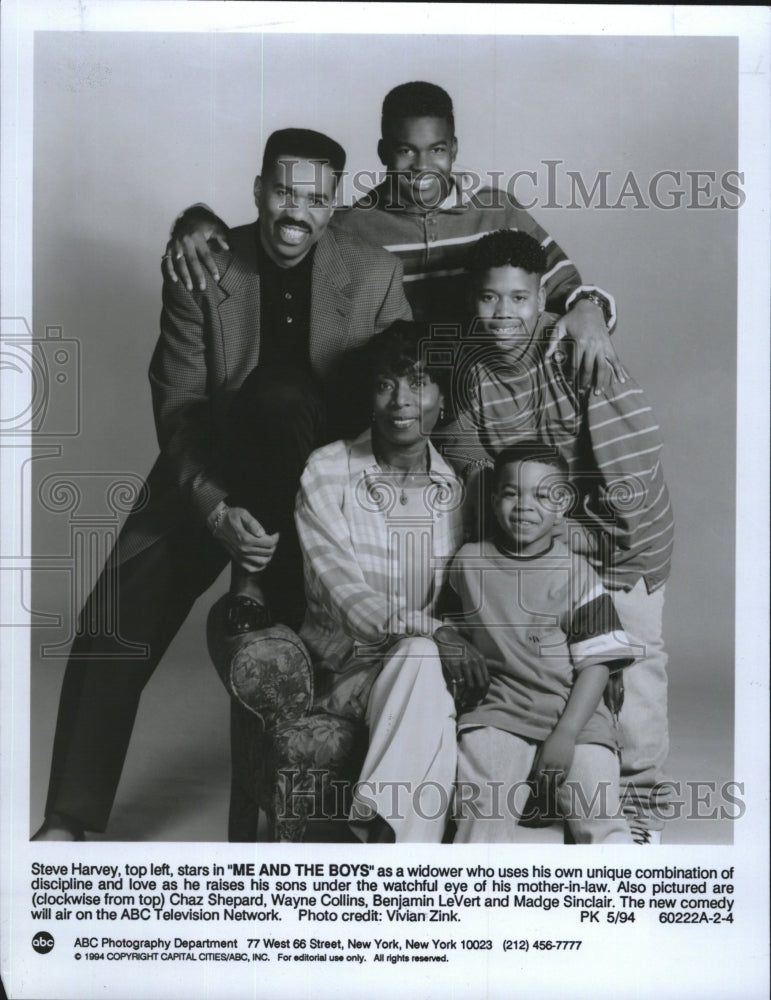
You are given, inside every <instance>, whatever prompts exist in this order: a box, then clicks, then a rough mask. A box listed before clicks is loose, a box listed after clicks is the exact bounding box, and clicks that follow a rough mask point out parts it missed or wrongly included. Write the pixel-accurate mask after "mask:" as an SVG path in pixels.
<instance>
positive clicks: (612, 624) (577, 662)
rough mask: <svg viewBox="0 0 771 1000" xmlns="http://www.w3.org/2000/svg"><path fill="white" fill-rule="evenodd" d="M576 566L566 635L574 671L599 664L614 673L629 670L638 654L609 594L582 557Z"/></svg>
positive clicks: (574, 558)
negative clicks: (582, 584) (625, 668)
mask: <svg viewBox="0 0 771 1000" xmlns="http://www.w3.org/2000/svg"><path fill="white" fill-rule="evenodd" d="M573 565H574V570H573V577H572V580H571V583H572V586H573V590H574V603H573V607H572V609H571V619H570V621H569V622H568V623H567V629H566V631H567V641H568V648H569V650H570V657H571V660H572V661H573V666H574V668H575V669H576V670H577V671H580V670H583V669H584V667H588V666H590V665H592V664H596V663H602V664H604V665H605V666H606V667H608V668H609V669H610V670H611V671H613V670H618V669H620V668H621V667H628V666H629V665H630V664H631V663H633V662H634V660H635V658H636V657H637V656H639V652H637V651H636V648H635V647H634V646H633V645H632V644H631V642H630V641H629V638H628V637H627V635H626V633H625V632H624V629H623V628H622V626H621V622H620V621H619V617H618V614H617V613H616V609H615V607H614V605H613V601H612V599H611V597H610V594H608V592H607V591H606V590H605V588H604V587H603V585H602V583H601V582H600V581H599V579H597V577H596V575H595V573H594V571H593V570H592V568H591V567H590V566H589V564H588V563H587V562H586V561H585V560H583V559H581V558H580V556H577V555H574V557H573ZM577 581H583V583H584V586H583V587H582V586H581V583H580V582H577Z"/></svg>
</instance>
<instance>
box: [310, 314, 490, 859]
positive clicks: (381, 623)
mask: <svg viewBox="0 0 771 1000" xmlns="http://www.w3.org/2000/svg"><path fill="white" fill-rule="evenodd" d="M428 335H429V330H428V327H427V326H424V325H422V324H419V323H408V322H404V321H399V322H397V323H395V324H393V325H392V326H391V327H389V328H388V329H387V330H384V331H383V332H382V333H381V334H378V335H377V336H376V337H375V338H374V339H373V341H372V342H371V344H370V347H369V360H370V371H371V372H372V375H373V391H372V427H371V429H368V430H367V431H365V432H364V433H363V434H361V435H360V436H359V437H358V438H356V439H355V440H353V441H336V442H334V443H333V444H330V445H327V446H326V447H324V448H321V449H319V450H318V451H316V452H314V453H313V454H312V455H311V457H310V459H309V460H308V464H307V466H306V469H305V472H304V474H303V477H302V481H301V485H300V492H299V494H298V497H297V508H296V522H297V531H298V535H299V539H300V545H301V548H302V551H303V558H304V565H305V587H306V599H307V605H308V606H307V612H306V617H305V622H304V624H303V627H302V630H301V633H300V634H301V636H302V638H303V639H304V641H305V643H306V645H307V647H308V649H309V651H310V654H311V657H312V660H313V663H314V667H315V687H316V694H315V700H314V707H315V708H317V709H320V710H323V711H327V712H331V713H333V714H340V715H343V716H346V717H349V718H354V719H359V720H365V721H366V724H367V726H368V729H369V749H368V752H367V756H366V759H365V761H364V765H363V767H362V771H361V776H360V780H359V783H358V785H357V787H356V789H355V791H354V800H353V806H352V809H351V815H350V824H351V828H352V829H353V831H354V832H355V833H356V835H357V836H358V837H359V838H360V839H362V840H367V841H370V842H373V841H384V842H385V841H393V840H395V841H397V842H415V841H418V842H440V841H441V839H442V835H443V832H444V826H445V819H446V816H447V812H448V810H449V807H450V802H451V793H452V785H453V781H454V778H455V766H456V737H455V704H454V700H453V697H452V696H451V694H450V692H449V690H448V686H447V682H446V681H445V677H444V676H443V660H444V670H445V673H446V675H447V678H448V682H449V683H450V684H451V686H454V685H453V679H457V680H462V681H463V682H464V684H465V691H466V692H467V693H468V694H469V695H470V696H472V697H481V696H482V695H483V694H484V692H485V690H486V674H484V667H483V666H480V658H478V657H476V656H475V654H474V652H473V651H471V650H470V647H468V648H467V647H465V644H463V643H462V640H458V641H450V642H449V643H448V644H443V643H442V639H443V633H442V632H441V631H440V630H441V628H442V626H441V622H440V621H439V619H438V618H437V617H435V614H436V604H437V599H438V596H439V594H440V591H441V589H442V585H443V582H444V578H445V573H446V569H447V564H448V561H449V558H450V557H451V556H452V555H453V553H454V552H455V551H456V549H457V548H458V546H459V545H460V543H461V541H462V525H461V501H462V496H463V489H462V486H461V484H460V482H459V480H458V479H457V478H456V476H455V474H454V472H453V470H452V469H451V468H450V467H449V466H448V465H447V464H446V463H445V461H444V460H443V459H442V458H441V457H440V455H439V453H438V452H437V451H436V450H435V449H434V447H433V446H432V445H431V443H430V442H429V439H428V438H429V435H430V433H431V431H432V430H433V428H434V426H435V424H436V423H437V420H438V419H439V417H440V412H441V408H442V405H443V394H442V390H441V387H440V385H439V384H438V382H437V381H436V373H435V372H432V370H431V368H430V367H427V366H426V365H424V364H423V363H422V361H421V353H420V349H421V344H422V343H424V342H425V339H426V338H427V337H428ZM448 638H451V639H454V638H455V636H454V633H448ZM440 646H441V647H442V652H443V656H442V655H440Z"/></svg>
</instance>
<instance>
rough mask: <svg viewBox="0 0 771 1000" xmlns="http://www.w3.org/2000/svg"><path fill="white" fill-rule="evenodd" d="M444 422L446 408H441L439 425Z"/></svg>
mask: <svg viewBox="0 0 771 1000" xmlns="http://www.w3.org/2000/svg"><path fill="white" fill-rule="evenodd" d="M443 420H444V407H443V406H440V407H439V423H440V424H441V422H442V421H443Z"/></svg>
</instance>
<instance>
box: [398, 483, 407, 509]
mask: <svg viewBox="0 0 771 1000" xmlns="http://www.w3.org/2000/svg"><path fill="white" fill-rule="evenodd" d="M399 503H400V504H401V505H402V507H406V505H407V493H406V491H405V489H404V487H403V486H402V492H401V496H400V497H399Z"/></svg>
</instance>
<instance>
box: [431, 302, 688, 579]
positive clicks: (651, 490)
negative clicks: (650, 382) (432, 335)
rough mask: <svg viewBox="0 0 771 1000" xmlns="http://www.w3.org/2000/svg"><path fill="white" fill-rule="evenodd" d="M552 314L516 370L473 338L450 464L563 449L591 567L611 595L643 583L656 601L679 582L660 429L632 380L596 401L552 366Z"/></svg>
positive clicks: (452, 430)
mask: <svg viewBox="0 0 771 1000" xmlns="http://www.w3.org/2000/svg"><path fill="white" fill-rule="evenodd" d="M555 321H556V317H555V316H553V315H551V314H549V313H544V314H543V315H542V316H541V318H540V319H539V321H538V324H537V325H536V328H535V330H534V331H533V335H532V337H531V338H529V339H528V341H527V342H526V344H523V354H522V356H521V357H520V358H518V359H517V360H516V361H514V362H513V363H511V364H510V365H506V364H505V363H504V362H502V360H501V356H500V354H498V353H496V352H495V351H494V350H491V347H490V342H489V341H487V342H486V343H485V342H483V341H482V342H480V343H481V346H480V348H479V350H478V358H479V360H475V357H474V353H473V352H474V351H475V350H476V347H475V346H472V345H473V338H468V339H467V340H466V342H465V344H464V347H465V349H466V350H467V351H468V352H470V353H468V354H467V356H466V358H465V359H464V361H463V364H462V365H461V366H456V367H459V368H462V379H463V381H462V385H461V386H460V387H458V386H457V385H456V387H455V388H456V392H458V391H460V392H461V393H462V400H461V402H460V404H459V406H458V415H457V417H456V418H455V419H454V420H453V422H452V423H451V424H450V425H448V426H447V427H446V428H445V429H444V431H443V434H442V445H443V453H444V455H445V457H446V458H448V459H450V460H452V461H454V462H458V463H459V464H460V465H461V466H463V465H466V466H467V469H466V471H467V472H468V471H470V468H471V467H472V466H473V465H474V464H476V465H483V464H485V463H490V462H491V461H492V459H493V458H494V457H495V455H497V454H498V452H499V451H501V450H502V449H503V448H505V447H507V446H509V445H514V444H517V443H518V442H520V441H523V440H526V439H527V440H531V439H536V440H539V441H542V442H543V443H544V444H549V445H553V446H555V447H557V448H559V450H560V452H561V454H562V455H563V456H564V457H565V459H566V460H567V462H568V464H569V466H570V473H571V479H572V482H573V484H574V486H575V488H576V490H577V491H578V494H579V496H580V503H578V504H577V505H575V506H574V509H573V513H572V515H571V516H572V517H573V518H574V519H575V520H577V521H579V522H580V523H582V524H583V525H585V526H586V527H587V528H590V529H593V532H592V537H593V539H594V541H596V543H597V548H596V550H595V551H594V552H593V553H592V554H590V555H589V559H590V561H591V562H592V563H593V564H594V565H595V567H596V568H597V569H598V570H599V571H600V572H601V574H602V576H603V579H604V582H605V584H606V586H608V587H609V588H612V589H618V588H624V589H627V588H631V587H633V586H634V584H635V583H636V582H637V580H639V579H640V577H642V578H643V579H644V580H645V584H646V587H647V589H648V592H649V593H650V592H652V591H653V590H655V589H657V588H658V587H660V586H661V585H662V584H663V583H664V582H665V581H666V579H667V577H668V576H669V571H670V564H671V558H672V546H673V533H674V524H673V517H672V507H671V504H670V500H669V493H668V491H667V487H666V484H665V482H664V473H663V470H662V466H661V449H662V444H663V442H662V438H661V431H660V429H659V425H658V423H657V422H656V418H655V416H654V414H653V411H652V410H651V408H650V406H649V404H648V402H647V400H646V399H645V396H644V394H643V391H642V389H641V388H640V387H639V386H638V385H637V384H636V383H635V382H634V381H632V379H627V380H626V382H624V383H619V382H616V381H614V382H613V383H612V385H611V386H610V388H609V389H608V390H606V391H605V392H603V393H601V394H599V395H596V394H595V393H594V392H593V391H592V390H591V389H581V388H579V387H578V386H577V385H575V384H573V383H572V382H571V381H570V380H569V378H568V377H566V375H565V373H564V371H563V369H562V367H561V365H560V363H559V362H558V361H557V360H556V359H555V358H554V357H552V358H550V359H548V360H547V359H546V357H545V350H546V344H547V342H548V336H547V331H548V328H549V327H550V326H551V325H552V324H553V323H554V322H555Z"/></svg>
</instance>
